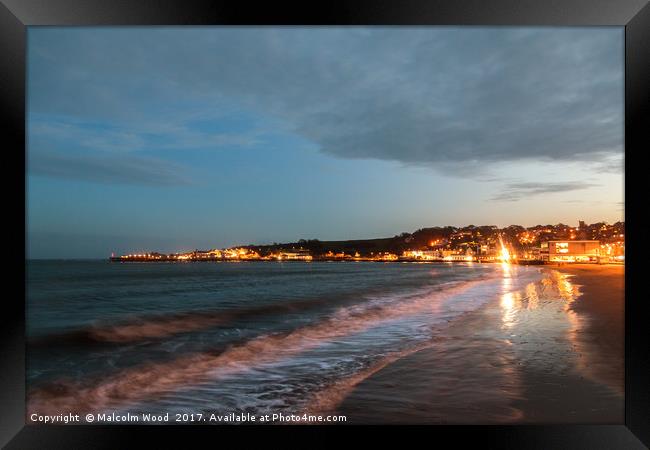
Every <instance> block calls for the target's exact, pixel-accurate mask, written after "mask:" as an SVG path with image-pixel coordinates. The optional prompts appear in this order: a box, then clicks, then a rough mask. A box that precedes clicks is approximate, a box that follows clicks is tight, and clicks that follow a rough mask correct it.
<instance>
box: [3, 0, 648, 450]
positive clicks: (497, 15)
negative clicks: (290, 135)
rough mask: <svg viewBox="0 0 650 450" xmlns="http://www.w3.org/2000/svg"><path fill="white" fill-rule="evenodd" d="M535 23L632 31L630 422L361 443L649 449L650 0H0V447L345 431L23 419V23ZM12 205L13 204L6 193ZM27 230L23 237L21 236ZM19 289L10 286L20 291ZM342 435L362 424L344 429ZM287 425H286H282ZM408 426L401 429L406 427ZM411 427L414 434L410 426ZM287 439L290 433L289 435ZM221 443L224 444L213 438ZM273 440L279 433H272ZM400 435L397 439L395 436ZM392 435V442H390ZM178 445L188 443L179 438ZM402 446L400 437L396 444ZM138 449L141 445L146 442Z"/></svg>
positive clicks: (436, 429) (428, 430)
mask: <svg viewBox="0 0 650 450" xmlns="http://www.w3.org/2000/svg"><path fill="white" fill-rule="evenodd" d="M240 24H250V25H298V24H301V25H539V26H622V27H625V203H626V208H625V221H626V239H627V240H628V241H631V242H632V244H631V245H628V246H627V252H626V274H625V277H626V280H625V289H626V305H625V308H626V318H625V333H626V336H625V340H626V349H625V424H624V425H544V426H532V425H526V426H523V425H515V426H430V427H363V428H362V430H361V432H362V434H363V437H364V439H368V440H384V439H385V438H387V437H389V436H388V435H389V434H390V435H391V436H390V437H393V438H397V439H400V441H401V442H404V441H403V440H402V439H403V438H402V437H400V436H408V437H413V434H417V435H418V437H419V438H422V439H430V440H431V441H430V442H432V443H433V442H438V441H439V439H441V438H444V439H448V438H451V439H453V440H454V442H456V444H455V445H457V444H458V443H463V442H467V441H468V440H472V441H474V442H476V443H478V444H480V445H481V446H482V447H488V448H492V447H497V448H554V449H558V448H589V449H598V448H603V449H604V448H607V449H610V448H626V449H633V448H645V447H646V446H648V445H650V395H649V390H648V380H650V370H649V369H650V363H649V361H650V358H649V351H648V349H649V344H648V343H649V342H650V339H648V338H647V336H646V333H645V330H646V327H647V325H646V324H647V323H649V322H650V321H649V315H648V309H647V308H646V307H645V305H644V303H645V298H646V297H647V296H646V295H644V293H643V285H642V279H643V278H642V277H643V276H644V275H643V269H644V266H643V259H642V258H643V256H642V252H643V245H644V244H643V236H644V232H646V233H647V231H648V230H647V227H646V226H645V225H646V223H647V222H645V221H644V219H643V218H642V217H643V216H644V211H643V210H644V206H645V205H646V204H647V202H646V201H644V200H645V198H644V197H645V195H644V192H646V191H647V190H648V189H647V187H645V186H644V183H642V180H643V178H644V175H645V174H644V172H645V171H644V156H645V153H646V152H647V149H648V148H650V147H648V141H649V140H648V134H649V132H648V129H649V126H648V125H650V51H649V50H648V49H650V6H649V5H648V1H647V0H619V1H616V2H611V1H607V0H547V1H535V0H498V1H497V0H491V1H488V0H455V1H454V0H444V1H441V0H400V1H398V0H357V1H354V2H353V1H347V2H342V1H333V0H329V1H328V0H312V1H310V2H301V3H296V4H291V3H286V4H281V3H277V2H259V4H255V3H249V2H246V1H238V2H235V1H224V0H216V1H207V0H205V1H203V0H199V1H188V0H185V1H182V0H157V1H156V0H149V1H134V0H119V1H111V2H108V1H102V0H2V1H1V4H0V55H1V58H0V62H1V64H2V66H1V69H0V96H1V97H0V105H1V107H0V114H2V118H3V120H2V124H3V127H2V128H3V138H4V139H3V140H4V141H5V142H6V146H5V147H4V154H3V156H4V164H3V168H4V171H3V172H4V173H3V176H2V183H3V187H4V193H5V195H4V197H5V199H11V200H12V202H10V203H12V204H11V205H7V206H6V207H5V208H6V209H5V211H4V212H5V216H4V219H5V220H3V222H4V224H5V226H7V227H8V231H7V232H6V234H5V246H4V247H5V248H4V259H5V261H6V262H8V263H9V264H8V266H11V267H12V269H14V270H16V272H17V273H16V274H15V275H12V276H10V277H8V278H7V279H6V281H5V283H6V286H7V287H8V289H5V292H4V294H5V295H4V296H3V299H2V310H1V313H0V317H2V318H3V322H4V323H3V326H2V327H1V328H0V333H2V338H1V340H0V346H1V348H2V352H1V358H2V366H1V367H2V370H1V371H0V377H1V380H0V392H1V394H0V444H2V445H3V446H5V447H4V448H8V449H27V448H129V447H131V446H133V445H134V444H135V441H134V440H137V441H139V442H140V444H152V443H154V444H155V445H156V446H157V447H158V448H164V447H170V446H174V447H175V446H183V447H187V446H189V445H191V444H188V443H191V442H197V439H209V441H208V442H212V443H213V445H214V444H220V443H223V442H225V441H223V439H224V438H237V439H238V441H237V442H238V445H241V446H244V448H246V446H247V443H248V442H250V440H251V439H254V438H256V437H257V436H258V435H259V434H263V435H264V436H265V437H266V438H267V439H268V440H267V442H266V444H265V445H268V443H270V442H275V444H276V445H285V444H287V443H289V444H290V443H295V442H296V440H304V443H303V446H304V445H312V444H313V443H315V442H316V443H320V444H323V443H331V444H332V445H334V444H335V442H336V441H335V439H337V438H336V437H335V436H334V434H335V433H333V432H336V431H337V430H341V428H339V427H310V426H301V427H265V428H263V429H261V428H258V427H252V428H251V427H234V428H231V427H205V426H204V427H189V426H169V427H166V426H156V427H142V426H133V425H126V426H117V425H110V426H109V425H106V426H99V425H93V426H90V425H84V426H38V425H25V356H24V350H25V339H24V332H25V314H24V312H25V310H24V308H25V305H24V296H25V282H24V280H25V266H24V265H21V264H20V261H19V255H20V254H23V255H24V256H25V257H26V250H25V249H26V243H25V239H26V232H25V189H26V183H25V175H26V173H25V169H26V167H25V95H26V88H25V74H26V71H25V66H26V29H27V27H28V26H46V25H66V26H68V25H69V26H102V25H240ZM5 203H8V202H7V201H5ZM21 237H22V239H21ZM14 290H15V291H14ZM343 428H344V429H345V430H346V431H349V430H354V429H355V428H356V429H358V427H349V426H348V427H343ZM287 431H289V433H287ZM402 433H405V434H402ZM406 433H408V434H406ZM289 436H291V439H290V441H288V440H287V439H286V438H287V437H289ZM215 439H218V440H215ZM276 439H277V440H276ZM400 441H396V443H398V444H399V443H400ZM385 442H386V443H388V442H389V441H385ZM178 443H181V444H178ZM401 445H403V444H401ZM140 446H141V445H140Z"/></svg>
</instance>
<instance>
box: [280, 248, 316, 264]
mask: <svg viewBox="0 0 650 450" xmlns="http://www.w3.org/2000/svg"><path fill="white" fill-rule="evenodd" d="M312 259H313V257H312V256H311V253H309V250H304V249H302V248H301V249H298V250H290V251H282V252H280V253H279V254H278V260H289V261H311V260H312Z"/></svg>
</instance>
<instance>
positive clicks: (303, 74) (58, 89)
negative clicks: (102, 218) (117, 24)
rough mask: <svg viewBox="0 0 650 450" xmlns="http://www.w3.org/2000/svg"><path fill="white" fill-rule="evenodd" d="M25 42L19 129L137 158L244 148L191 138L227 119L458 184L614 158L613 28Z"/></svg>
mask: <svg viewBox="0 0 650 450" xmlns="http://www.w3.org/2000/svg"><path fill="white" fill-rule="evenodd" d="M29 33H30V39H29V42H30V64H29V78H28V79H29V89H30V96H29V111H30V114H32V113H42V114H56V115H62V116H67V117H76V118H80V119H81V118H85V119H88V120H89V119H93V120H98V121H108V122H110V123H112V124H115V126H117V127H122V128H123V129H122V130H121V131H120V133H121V134H119V136H118V137H120V136H121V137H123V138H128V139H130V140H135V139H138V138H139V139H143V140H144V141H145V144H146V142H147V140H148V139H150V137H148V136H150V135H151V130H156V129H158V130H160V132H161V133H162V134H163V135H164V136H165V137H166V138H165V139H164V140H165V141H168V142H171V143H173V144H174V145H176V146H177V147H179V148H192V147H196V146H201V145H205V143H206V142H210V140H211V139H212V142H213V143H214V145H215V146H218V145H224V144H233V143H234V144H237V143H247V142H249V141H247V139H246V136H248V137H249V138H250V139H251V141H250V142H249V143H259V141H258V140H257V136H253V131H252V130H251V129H244V130H240V133H239V134H238V135H237V136H235V137H232V136H228V135H226V136H221V135H219V134H218V133H217V134H216V135H212V134H209V132H206V131H205V129H201V128H198V127H195V126H193V125H192V121H191V119H190V118H191V117H192V115H194V114H197V112H198V113H199V114H200V115H201V114H202V115H203V117H204V118H205V121H206V123H207V125H208V128H210V127H214V128H215V129H219V128H223V124H224V123H227V122H228V118H229V117H231V116H232V115H233V114H237V113H242V114H245V115H249V116H251V117H255V118H256V119H257V120H258V121H259V123H260V124H261V125H260V126H262V127H266V131H267V132H275V131H277V130H282V131H283V132H286V133H290V134H294V135H298V136H300V137H302V138H304V139H305V140H307V141H309V142H312V143H313V144H314V145H315V146H316V147H317V148H318V149H319V150H320V151H321V152H323V153H325V154H328V155H331V156H335V157H339V158H349V159H379V160H387V161H397V162H400V163H403V164H406V165H418V166H425V167H431V168H434V169H437V170H439V171H440V172H442V173H450V174H455V175H460V176H475V175H476V174H478V173H480V171H481V168H485V167H487V166H490V165H496V164H499V163H502V162H511V161H560V162H565V161H605V160H607V158H609V157H611V155H616V154H621V153H622V151H623V32H622V30H621V29H618V28H474V27H472V28H450V27H440V28H436V27H426V28H420V27H399V28H346V29H342V28H328V29H325V28H270V29H269V28H228V29H224V28H197V29H178V28H175V29H170V28H160V29H138V28H135V29H129V28H127V29H118V28H116V29H102V30H98V29H50V28H46V29H31V30H30V31H29ZM160 124H164V126H160ZM258 125H259V124H258ZM226 128H228V127H226ZM255 130H256V132H257V133H259V131H260V130H259V128H257V127H256V128H255ZM147 133H149V134H147ZM154 134H155V132H154ZM101 143H102V142H100V144H101ZM109 144H110V142H109Z"/></svg>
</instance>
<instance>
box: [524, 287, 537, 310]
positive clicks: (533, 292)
mask: <svg viewBox="0 0 650 450" xmlns="http://www.w3.org/2000/svg"><path fill="white" fill-rule="evenodd" d="M526 300H527V302H528V309H537V307H538V306H539V294H538V293H537V286H536V284H535V283H528V284H527V285H526Z"/></svg>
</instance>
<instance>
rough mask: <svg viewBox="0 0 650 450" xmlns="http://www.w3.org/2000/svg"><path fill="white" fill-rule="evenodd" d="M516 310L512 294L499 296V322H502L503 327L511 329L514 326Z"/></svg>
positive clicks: (507, 293)
mask: <svg viewBox="0 0 650 450" xmlns="http://www.w3.org/2000/svg"><path fill="white" fill-rule="evenodd" d="M517 309H518V308H517V307H516V300H515V294H514V293H512V292H506V293H505V294H503V295H502V296H501V310H502V315H501V322H503V326H504V327H506V328H512V327H513V326H514V325H515V323H516V320H515V319H516V316H517Z"/></svg>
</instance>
